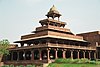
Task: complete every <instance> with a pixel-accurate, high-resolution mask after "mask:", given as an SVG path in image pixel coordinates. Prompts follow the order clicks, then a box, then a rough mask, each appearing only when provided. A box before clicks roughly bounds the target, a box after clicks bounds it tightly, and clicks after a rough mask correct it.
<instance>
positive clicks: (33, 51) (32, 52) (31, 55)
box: [31, 50, 34, 60]
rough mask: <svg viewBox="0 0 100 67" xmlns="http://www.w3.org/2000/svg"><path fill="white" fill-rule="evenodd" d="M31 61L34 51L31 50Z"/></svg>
mask: <svg viewBox="0 0 100 67" xmlns="http://www.w3.org/2000/svg"><path fill="white" fill-rule="evenodd" d="M31 60H34V50H31Z"/></svg>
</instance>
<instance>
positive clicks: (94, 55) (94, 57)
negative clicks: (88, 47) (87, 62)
mask: <svg viewBox="0 0 100 67" xmlns="http://www.w3.org/2000/svg"><path fill="white" fill-rule="evenodd" d="M94 59H96V51H94Z"/></svg>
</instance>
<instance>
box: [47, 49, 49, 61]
mask: <svg viewBox="0 0 100 67" xmlns="http://www.w3.org/2000/svg"><path fill="white" fill-rule="evenodd" d="M49 53H50V50H49V49H47V57H48V60H50V55H49Z"/></svg>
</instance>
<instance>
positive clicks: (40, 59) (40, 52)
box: [39, 49, 42, 60]
mask: <svg viewBox="0 0 100 67" xmlns="http://www.w3.org/2000/svg"><path fill="white" fill-rule="evenodd" d="M39 55H40V56H39V57H40V60H42V56H41V49H40V50H39Z"/></svg>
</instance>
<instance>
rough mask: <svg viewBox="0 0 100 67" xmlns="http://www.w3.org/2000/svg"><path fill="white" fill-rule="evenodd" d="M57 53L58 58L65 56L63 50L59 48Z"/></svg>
mask: <svg viewBox="0 0 100 67" xmlns="http://www.w3.org/2000/svg"><path fill="white" fill-rule="evenodd" d="M57 55H58V58H63V51H62V50H58V52H57Z"/></svg>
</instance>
